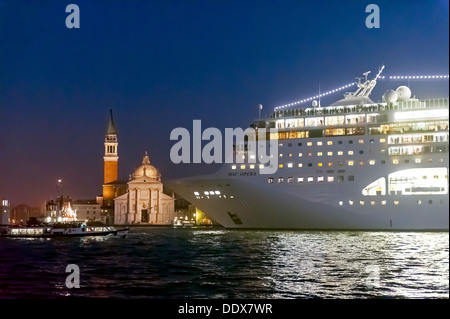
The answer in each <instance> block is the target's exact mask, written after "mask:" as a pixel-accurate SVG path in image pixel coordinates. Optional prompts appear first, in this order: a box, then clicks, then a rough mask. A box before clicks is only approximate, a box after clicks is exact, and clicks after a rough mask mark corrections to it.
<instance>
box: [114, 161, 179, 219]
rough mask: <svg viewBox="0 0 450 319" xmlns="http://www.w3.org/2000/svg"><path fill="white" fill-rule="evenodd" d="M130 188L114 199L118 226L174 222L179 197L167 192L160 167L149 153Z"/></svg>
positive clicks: (133, 178) (134, 175)
mask: <svg viewBox="0 0 450 319" xmlns="http://www.w3.org/2000/svg"><path fill="white" fill-rule="evenodd" d="M127 184H128V191H127V192H126V193H125V194H123V195H121V196H118V197H116V198H114V223H115V224H118V225H130V224H141V225H170V224H171V223H172V222H173V219H174V218H175V200H174V198H173V197H171V196H169V195H166V194H164V193H163V184H162V182H161V176H160V174H159V172H158V170H157V169H156V168H155V167H154V166H152V165H150V159H149V157H148V156H147V153H146V154H145V156H144V158H143V160H142V165H141V166H139V167H138V168H137V169H136V170H135V172H134V174H133V177H132V179H131V180H130V181H129V182H128V183H127Z"/></svg>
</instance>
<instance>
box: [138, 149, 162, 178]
mask: <svg viewBox="0 0 450 319" xmlns="http://www.w3.org/2000/svg"><path fill="white" fill-rule="evenodd" d="M143 176H147V177H150V178H153V179H157V180H159V172H158V170H157V169H156V168H155V167H154V166H153V165H150V159H149V157H148V155H147V152H145V156H144V158H143V159H142V165H141V166H139V167H138V168H137V169H136V170H135V171H134V178H138V177H143Z"/></svg>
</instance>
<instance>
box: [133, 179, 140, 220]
mask: <svg viewBox="0 0 450 319" xmlns="http://www.w3.org/2000/svg"><path fill="white" fill-rule="evenodd" d="M139 216H140V213H139V189H138V188H136V211H135V214H134V222H135V223H140V222H141V219H140V218H139Z"/></svg>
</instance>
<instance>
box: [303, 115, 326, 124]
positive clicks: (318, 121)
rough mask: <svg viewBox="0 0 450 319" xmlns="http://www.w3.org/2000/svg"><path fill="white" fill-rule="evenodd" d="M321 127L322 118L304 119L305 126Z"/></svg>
mask: <svg viewBox="0 0 450 319" xmlns="http://www.w3.org/2000/svg"><path fill="white" fill-rule="evenodd" d="M321 125H323V117H308V118H306V119H305V126H321Z"/></svg>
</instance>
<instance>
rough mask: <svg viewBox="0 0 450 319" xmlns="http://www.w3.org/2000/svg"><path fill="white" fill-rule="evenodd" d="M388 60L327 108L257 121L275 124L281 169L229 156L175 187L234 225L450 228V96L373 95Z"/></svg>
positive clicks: (400, 91) (247, 152)
mask: <svg viewBox="0 0 450 319" xmlns="http://www.w3.org/2000/svg"><path fill="white" fill-rule="evenodd" d="M383 68H384V66H383V67H382V68H381V69H380V70H379V72H378V74H377V75H376V76H375V77H374V78H373V79H368V73H369V72H366V73H364V76H365V77H364V78H361V79H360V81H358V83H355V84H356V85H357V89H356V91H355V92H350V93H347V94H345V95H344V98H343V99H341V100H339V101H337V102H335V103H333V104H331V105H329V106H321V105H320V103H318V102H317V100H314V101H312V103H311V104H312V106H311V107H306V108H299V107H297V106H296V105H297V103H292V104H290V105H288V106H287V107H276V108H275V109H274V111H273V113H272V114H271V115H270V117H268V118H266V119H263V120H262V119H259V120H256V121H255V122H254V123H253V125H252V126H253V127H255V128H256V129H258V128H259V129H261V128H265V129H267V130H269V129H271V128H272V129H275V128H276V129H277V130H276V133H268V134H267V137H268V139H270V141H276V143H277V147H278V153H277V155H276V156H278V163H277V166H278V167H277V169H276V170H274V171H275V172H274V173H273V174H262V173H261V170H260V169H259V168H260V166H261V165H262V164H258V163H256V164H252V163H249V162H248V163H247V162H244V163H226V164H223V166H222V167H221V169H220V170H219V171H218V172H216V173H214V174H210V175H203V176H196V177H189V178H179V179H175V180H172V181H170V182H169V185H170V187H171V188H172V189H173V190H174V191H175V192H176V193H178V194H179V195H181V196H182V197H183V198H185V199H186V200H188V201H189V202H191V203H192V204H193V205H196V206H197V207H198V208H199V209H201V210H203V211H204V212H205V213H206V214H207V215H208V216H210V217H211V218H213V219H214V220H215V221H216V222H218V223H220V224H221V225H223V226H224V227H226V228H259V229H311V230H322V229H327V230H433V231H434V230H436V231H437V230H444V231H448V229H449V194H448V189H449V182H448V167H449V159H448V152H449V130H448V127H449V99H448V97H447V98H435V99H417V98H415V97H413V96H412V94H411V90H410V89H409V88H408V87H407V86H400V87H398V88H396V89H395V90H388V91H386V92H385V93H384V95H383V96H382V102H379V103H375V102H373V101H372V100H371V99H370V97H369V96H370V94H371V92H372V90H373V88H374V87H375V85H376V83H377V80H380V74H381V72H382V70H383ZM311 104H310V105H311ZM249 139H250V138H249ZM235 156H236V158H237V157H240V156H242V158H247V159H250V158H252V157H253V158H254V156H255V155H254V153H253V155H252V150H251V149H250V148H247V147H245V148H244V150H240V149H236V150H235Z"/></svg>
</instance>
